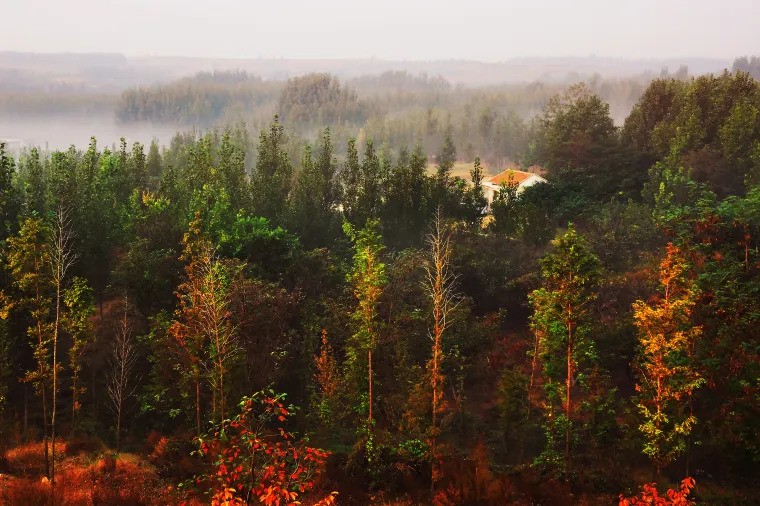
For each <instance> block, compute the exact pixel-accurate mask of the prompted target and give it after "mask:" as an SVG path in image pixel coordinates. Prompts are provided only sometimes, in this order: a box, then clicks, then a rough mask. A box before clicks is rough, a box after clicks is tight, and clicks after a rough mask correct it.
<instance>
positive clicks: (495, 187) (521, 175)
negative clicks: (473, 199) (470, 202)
mask: <svg viewBox="0 0 760 506" xmlns="http://www.w3.org/2000/svg"><path fill="white" fill-rule="evenodd" d="M531 168H533V167H531ZM510 182H511V183H513V184H516V185H517V193H518V195H519V194H520V193H522V192H523V191H524V190H525V188H527V187H529V186H533V185H534V184H537V183H546V182H547V181H546V179H544V178H542V177H541V176H539V175H538V174H536V173H535V172H525V171H522V170H517V169H507V170H504V171H502V172H499V173H498V174H496V175H495V176H492V177H490V178H485V179H483V182H482V183H480V184H481V186H482V187H483V193H484V194H485V197H486V200H488V207H489V208H490V207H491V202H493V199H494V197H495V196H496V194H498V193H499V191H500V190H501V185H502V184H510Z"/></svg>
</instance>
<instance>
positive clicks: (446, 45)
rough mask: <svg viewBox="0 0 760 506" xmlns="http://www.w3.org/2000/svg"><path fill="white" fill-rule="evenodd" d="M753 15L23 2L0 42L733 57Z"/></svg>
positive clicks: (502, 56) (730, 8)
mask: <svg viewBox="0 0 760 506" xmlns="http://www.w3.org/2000/svg"><path fill="white" fill-rule="evenodd" d="M687 13H688V15H687ZM758 14H760V4H758V3H757V2H754V1H751V0H730V1H726V2H720V3H716V2H711V1H707V0H696V1H687V0H673V1H669V2H666V3H664V2H657V1H655V0H643V1H640V2H636V3H635V4H633V3H630V4H623V5H619V4H617V5H613V2H605V1H602V0H581V1H578V2H573V3H572V4H571V3H559V4H558V3H557V2H552V1H549V0H539V1H534V2H531V3H530V4H527V3H525V2H514V1H512V2H502V3H499V4H497V5H494V4H493V2H489V1H485V0H472V1H469V2H466V3H465V2H451V1H448V2H446V1H443V2H437V3H434V4H432V5H431V4H430V2H422V1H402V0H388V1H386V2H384V3H383V4H380V6H379V7H376V8H367V7H364V6H361V5H357V3H356V2H351V1H348V0H331V1H327V2H309V1H306V0H294V1H292V2H289V3H288V4H282V5H264V4H260V5H259V4H257V5H253V4H251V3H250V2H246V1H244V0H220V1H218V2H216V3H215V4H214V5H213V6H211V7H210V6H209V4H208V3H207V2H203V1H200V0H186V1H174V0H161V1H156V0H154V1H150V0H128V1H119V0H70V1H66V2H59V3H52V4H51V3H49V2H47V1H45V0H28V1H25V2H14V3H13V4H11V5H9V6H6V7H5V8H4V18H5V20H6V23H5V25H4V27H3V30H2V31H0V48H1V49H2V50H3V51H14V52H35V53H74V54H77V53H118V54H123V55H126V56H128V57H150V56H153V57H172V58H173V57H179V58H211V59H304V60H322V59H325V60H341V59H347V60H353V59H360V60H365V59H376V60H388V61H448V60H467V61H480V62H489V63H494V62H503V61H509V60H514V59H521V58H543V57H545V58H562V57H565V58H587V57H598V58H600V59H620V60H664V59H665V60H668V59H694V58H707V59H722V60H731V59H733V58H735V57H738V56H744V55H750V54H753V53H755V52H757V51H760V36H758V31H757V27H756V24H757V22H756V20H757V18H758ZM117 19H118V20H119V21H118V22H117V21H116V20H117Z"/></svg>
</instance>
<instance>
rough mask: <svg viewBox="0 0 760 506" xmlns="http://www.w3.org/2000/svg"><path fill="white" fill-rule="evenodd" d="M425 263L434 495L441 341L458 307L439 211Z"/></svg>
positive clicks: (441, 384) (441, 386)
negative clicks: (430, 317) (429, 308)
mask: <svg viewBox="0 0 760 506" xmlns="http://www.w3.org/2000/svg"><path fill="white" fill-rule="evenodd" d="M427 244H428V251H429V253H428V261H427V263H426V264H425V272H426V274H427V286H426V288H427V293H428V296H429V297H430V302H431V305H432V310H433V320H432V326H431V329H430V339H431V340H432V349H431V357H430V360H429V361H428V366H427V368H428V375H429V378H430V389H431V413H432V420H431V424H430V441H431V444H430V448H431V452H432V461H433V466H432V476H431V481H430V487H431V492H434V490H435V485H436V482H437V481H438V480H439V479H440V478H441V470H440V468H439V460H440V456H439V455H438V453H439V449H438V442H437V438H438V435H439V433H440V427H439V416H441V415H442V414H443V405H442V401H443V389H444V386H445V385H444V382H445V379H446V378H445V377H444V375H443V373H442V363H443V360H444V353H443V338H444V334H445V332H446V330H447V329H448V328H449V326H450V325H451V323H452V313H453V312H454V311H455V310H456V307H457V305H458V304H459V298H458V296H457V293H456V291H455V286H454V285H455V277H454V275H453V273H452V272H451V236H450V234H449V233H448V232H447V231H446V229H445V223H444V221H443V215H442V212H441V209H440V208H439V209H438V211H437V212H436V215H435V219H434V221H433V226H432V231H431V232H430V234H428V236H427Z"/></svg>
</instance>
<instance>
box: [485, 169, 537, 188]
mask: <svg viewBox="0 0 760 506" xmlns="http://www.w3.org/2000/svg"><path fill="white" fill-rule="evenodd" d="M533 175H535V174H534V173H532V172H525V171H522V170H515V169H507V170H505V171H502V172H499V173H498V174H496V175H495V176H493V177H492V178H491V179H490V180H489V182H490V183H493V184H496V185H500V184H502V183H509V180H510V179H511V180H512V181H513V182H515V183H517V184H520V183H522V182H523V181H525V180H526V179H528V178H529V177H530V176H533Z"/></svg>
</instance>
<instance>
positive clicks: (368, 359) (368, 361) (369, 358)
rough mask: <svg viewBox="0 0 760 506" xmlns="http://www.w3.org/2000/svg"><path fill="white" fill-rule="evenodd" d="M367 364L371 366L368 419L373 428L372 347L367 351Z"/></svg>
mask: <svg viewBox="0 0 760 506" xmlns="http://www.w3.org/2000/svg"><path fill="white" fill-rule="evenodd" d="M367 364H368V366H369V374H368V378H369V417H368V421H369V425H370V430H372V349H370V350H369V351H368V352H367Z"/></svg>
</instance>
